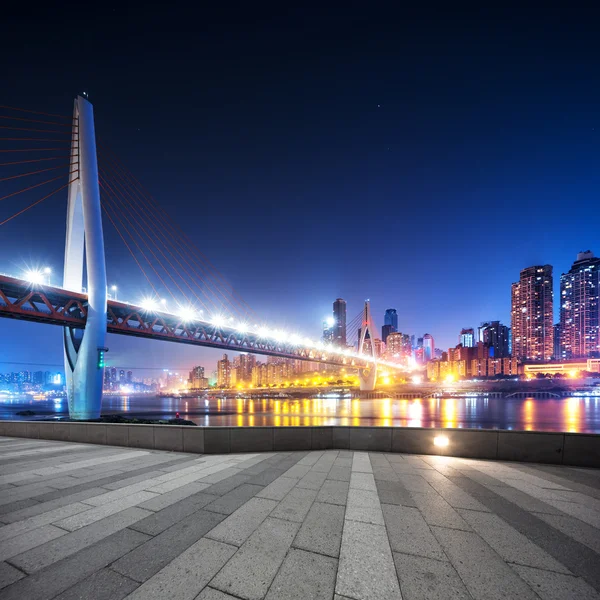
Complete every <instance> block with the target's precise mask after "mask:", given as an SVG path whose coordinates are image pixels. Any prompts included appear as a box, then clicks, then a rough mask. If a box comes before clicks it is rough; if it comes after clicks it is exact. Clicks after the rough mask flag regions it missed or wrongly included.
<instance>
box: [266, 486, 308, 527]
mask: <svg viewBox="0 0 600 600" xmlns="http://www.w3.org/2000/svg"><path fill="white" fill-rule="evenodd" d="M316 497H317V491H316V490H313V489H307V488H301V487H295V488H294V489H293V490H292V491H291V492H290V493H289V494H288V495H287V496H286V497H285V498H284V499H283V500H282V501H281V502H280V503H279V504H278V505H277V508H275V510H274V511H273V512H272V513H271V516H272V517H277V518H278V519H285V520H286V521H296V522H297V523H302V521H303V520H304V519H305V517H306V515H307V514H308V511H309V510H310V507H311V505H312V503H313V502H314V501H315V498H316Z"/></svg>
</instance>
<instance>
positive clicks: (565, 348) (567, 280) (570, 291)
mask: <svg viewBox="0 0 600 600" xmlns="http://www.w3.org/2000/svg"><path fill="white" fill-rule="evenodd" d="M560 335H561V344H560V345H561V356H560V357H561V358H563V359H569V358H597V357H599V356H600V258H596V257H595V256H594V254H593V253H592V252H590V251H589V250H588V251H586V252H580V253H579V254H577V259H576V260H575V262H574V263H573V266H572V267H571V269H570V270H569V272H568V273H563V274H562V275H561V276H560Z"/></svg>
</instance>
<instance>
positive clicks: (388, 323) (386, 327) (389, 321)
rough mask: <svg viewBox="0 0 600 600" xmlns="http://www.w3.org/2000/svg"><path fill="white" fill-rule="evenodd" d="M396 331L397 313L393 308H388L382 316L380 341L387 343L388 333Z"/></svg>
mask: <svg viewBox="0 0 600 600" xmlns="http://www.w3.org/2000/svg"><path fill="white" fill-rule="evenodd" d="M397 331H398V311H397V310H396V309H395V308H388V309H387V310H386V311H385V315H384V316H383V327H382V328H381V339H382V341H383V342H387V337H388V335H390V333H395V332H397Z"/></svg>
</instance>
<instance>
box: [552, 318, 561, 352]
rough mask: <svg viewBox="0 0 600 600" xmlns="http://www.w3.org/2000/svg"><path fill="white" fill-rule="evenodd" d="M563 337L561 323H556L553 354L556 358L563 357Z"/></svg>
mask: <svg viewBox="0 0 600 600" xmlns="http://www.w3.org/2000/svg"><path fill="white" fill-rule="evenodd" d="M561 337H562V336H561V335H560V323H554V353H553V354H552V358H554V360H560V359H561V358H562V348H561V346H560V343H561Z"/></svg>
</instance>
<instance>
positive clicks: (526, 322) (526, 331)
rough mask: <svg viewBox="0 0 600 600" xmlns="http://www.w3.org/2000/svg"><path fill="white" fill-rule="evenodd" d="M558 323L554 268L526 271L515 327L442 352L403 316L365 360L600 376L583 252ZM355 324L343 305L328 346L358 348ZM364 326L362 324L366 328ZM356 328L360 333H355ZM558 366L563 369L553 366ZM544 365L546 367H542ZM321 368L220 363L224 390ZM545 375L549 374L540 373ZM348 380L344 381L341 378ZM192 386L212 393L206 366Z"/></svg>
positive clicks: (474, 371) (599, 311)
mask: <svg viewBox="0 0 600 600" xmlns="http://www.w3.org/2000/svg"><path fill="white" fill-rule="evenodd" d="M559 294H560V295H559V303H560V304H559V314H560V318H559V321H558V323H555V322H554V309H555V298H554V280H553V269H552V266H550V265H535V266H532V267H528V268H526V269H523V270H522V271H521V273H520V277H519V281H517V282H515V283H513V284H512V287H511V323H510V326H508V325H505V324H503V323H501V322H500V321H488V322H484V323H481V325H480V326H479V327H477V328H464V329H462V330H461V331H460V333H459V334H458V344H457V346H455V347H454V348H449V349H448V351H442V350H440V349H438V348H436V347H435V343H434V339H433V336H432V335H431V334H429V333H426V334H424V335H423V336H422V337H416V336H415V335H413V334H408V333H405V332H401V331H399V329H398V312H397V310H396V309H394V308H389V309H387V310H386V311H385V314H384V315H383V326H382V327H381V337H374V338H373V339H371V338H370V336H369V335H367V338H366V340H365V347H364V352H365V353H371V350H372V349H373V350H374V353H375V355H376V356H378V357H380V358H381V359H383V360H386V361H390V362H395V363H397V364H398V365H399V366H402V367H406V368H414V367H415V366H419V365H421V366H425V368H426V370H427V377H428V378H429V379H430V380H449V379H450V380H451V379H459V378H465V379H468V378H483V377H494V378H496V377H514V376H515V375H518V374H523V373H525V374H529V373H538V372H544V371H545V372H561V371H564V372H568V371H571V372H572V369H573V368H576V369H578V370H592V371H596V370H598V371H600V258H596V257H595V256H594V255H593V253H592V252H590V251H587V252H581V253H579V254H578V255H577V259H576V260H575V262H574V263H573V265H572V266H571V268H570V270H569V271H568V272H567V273H563V274H562V275H561V276H560V292H559ZM355 325H356V321H354V325H353V323H350V324H349V323H348V322H347V307H346V302H345V300H343V299H342V298H337V299H336V300H335V302H334V303H333V311H332V314H331V316H329V317H328V318H327V319H325V321H324V322H323V341H324V342H325V343H328V344H333V345H336V346H340V347H343V348H346V347H347V348H353V349H356V348H357V344H358V341H359V340H360V338H361V330H360V327H358V331H356V326H355ZM359 325H360V323H359ZM352 327H354V330H353V331H351V330H350V329H351V328H352ZM552 361H554V363H555V364H552V365H551V364H550V363H551V362H552ZM542 365H543V366H542ZM332 369H334V370H335V368H333V367H328V366H326V365H322V364H319V363H310V362H304V361H298V360H289V359H280V358H276V357H268V358H267V360H266V362H260V361H258V360H257V359H256V357H255V356H254V355H251V354H241V355H239V356H236V357H235V358H233V360H230V359H229V358H228V356H227V355H223V358H222V359H221V360H219V361H218V363H217V371H216V377H215V383H216V385H217V387H220V388H229V387H236V386H237V387H239V386H252V387H265V386H269V385H279V384H282V383H284V382H287V381H290V380H293V379H298V378H300V377H302V376H303V375H306V374H307V373H309V372H310V373H313V372H319V371H324V370H330V371H331V370H332ZM540 369H541V371H540ZM338 375H340V374H338ZM189 387H191V388H192V389H206V388H208V387H209V379H208V378H207V377H206V376H205V374H204V368H203V367H195V368H194V369H193V370H192V371H191V372H190V376H189Z"/></svg>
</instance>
